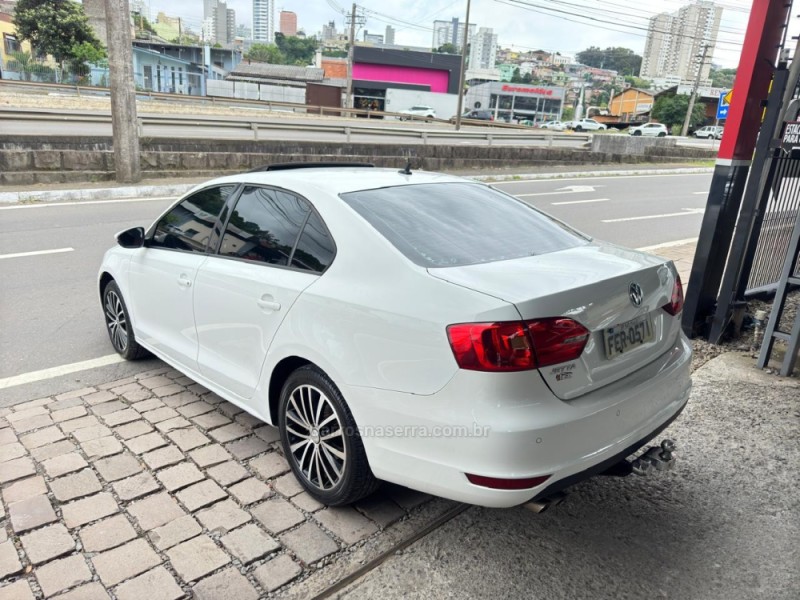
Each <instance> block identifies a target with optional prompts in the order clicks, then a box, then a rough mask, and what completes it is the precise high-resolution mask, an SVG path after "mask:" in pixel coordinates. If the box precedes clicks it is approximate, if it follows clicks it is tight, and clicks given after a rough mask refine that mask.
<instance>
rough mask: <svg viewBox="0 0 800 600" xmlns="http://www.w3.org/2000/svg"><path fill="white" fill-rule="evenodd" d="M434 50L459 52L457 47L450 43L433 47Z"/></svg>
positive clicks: (440, 52)
mask: <svg viewBox="0 0 800 600" xmlns="http://www.w3.org/2000/svg"><path fill="white" fill-rule="evenodd" d="M434 52H438V53H439V54H461V53H460V52H459V51H458V48H456V47H455V45H453V44H450V43H447V44H442V45H441V46H439V47H438V48H435V49H434Z"/></svg>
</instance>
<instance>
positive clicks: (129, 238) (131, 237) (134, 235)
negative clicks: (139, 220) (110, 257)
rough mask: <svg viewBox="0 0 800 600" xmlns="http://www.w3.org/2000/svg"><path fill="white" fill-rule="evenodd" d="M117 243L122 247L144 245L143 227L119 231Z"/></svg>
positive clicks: (139, 246)
mask: <svg viewBox="0 0 800 600" xmlns="http://www.w3.org/2000/svg"><path fill="white" fill-rule="evenodd" d="M117 243H118V244H119V245H120V246H122V247H123V248H141V247H142V246H144V227H134V228H133V229H126V230H125V231H120V232H119V233H118V234H117Z"/></svg>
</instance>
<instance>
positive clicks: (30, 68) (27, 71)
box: [8, 52, 39, 81]
mask: <svg viewBox="0 0 800 600" xmlns="http://www.w3.org/2000/svg"><path fill="white" fill-rule="evenodd" d="M11 59H12V60H10V61H8V69H9V70H10V71H16V72H17V73H20V74H21V75H22V78H23V79H24V80H25V81H30V80H31V74H32V73H35V72H36V70H37V67H38V66H39V63H38V61H37V60H36V59H35V58H34V57H33V56H32V55H31V53H30V52H12V53H11Z"/></svg>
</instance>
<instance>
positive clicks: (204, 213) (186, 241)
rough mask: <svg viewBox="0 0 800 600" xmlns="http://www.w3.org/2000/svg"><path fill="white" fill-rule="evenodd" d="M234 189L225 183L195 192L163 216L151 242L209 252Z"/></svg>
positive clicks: (169, 246) (175, 248) (186, 249)
mask: <svg viewBox="0 0 800 600" xmlns="http://www.w3.org/2000/svg"><path fill="white" fill-rule="evenodd" d="M235 189H236V186H235V185H223V186H217V187H210V188H206V189H204V190H200V191H199V192H196V193H194V194H192V195H191V196H189V197H188V198H186V199H185V200H183V201H182V202H181V203H180V204H178V205H177V206H175V207H174V208H173V209H172V210H170V211H169V212H168V213H167V214H166V215H164V216H163V217H162V218H161V220H160V221H159V222H158V224H157V225H156V229H155V232H154V234H153V238H152V240H151V241H150V244H149V245H150V246H152V247H156V248H169V249H171V250H183V251H186V252H206V248H207V247H208V244H209V241H210V239H211V236H212V232H213V228H214V224H215V223H216V221H217V217H219V214H220V211H222V208H223V206H225V201H226V200H227V199H228V197H229V196H230V195H231V194H232V193H233V191H234V190H235Z"/></svg>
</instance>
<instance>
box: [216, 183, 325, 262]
mask: <svg viewBox="0 0 800 600" xmlns="http://www.w3.org/2000/svg"><path fill="white" fill-rule="evenodd" d="M310 212H311V207H310V206H309V204H308V202H306V201H305V200H303V199H302V198H299V197H297V196H295V195H294V194H290V193H288V192H284V191H281V190H273V189H266V188H259V187H246V188H245V189H244V191H243V192H242V195H241V196H240V197H239V200H238V201H237V203H236V207H235V208H234V210H233V212H232V213H231V217H230V220H229V221H228V226H227V227H226V228H225V233H224V235H223V236H222V243H221V244H220V249H219V253H220V255H222V256H230V257H235V258H244V259H247V260H252V261H256V262H262V263H267V264H270V265H279V266H288V265H289V259H290V257H291V255H292V250H294V247H295V243H296V242H297V237H298V235H299V234H300V230H301V229H302V228H303V225H304V224H305V222H306V219H307V218H308V215H309V213H310Z"/></svg>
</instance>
